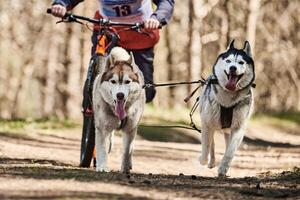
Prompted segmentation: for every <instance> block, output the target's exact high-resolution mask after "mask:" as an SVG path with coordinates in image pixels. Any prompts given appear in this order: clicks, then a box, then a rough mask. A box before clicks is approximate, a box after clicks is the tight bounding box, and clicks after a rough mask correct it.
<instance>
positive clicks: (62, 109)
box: [56, 25, 73, 118]
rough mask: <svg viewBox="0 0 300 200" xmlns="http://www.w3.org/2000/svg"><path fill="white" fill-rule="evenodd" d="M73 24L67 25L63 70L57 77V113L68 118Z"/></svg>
mask: <svg viewBox="0 0 300 200" xmlns="http://www.w3.org/2000/svg"><path fill="white" fill-rule="evenodd" d="M72 32H73V31H72V26H71V25H67V26H66V33H65V35H64V41H65V43H64V44H63V45H64V47H63V53H62V59H63V62H62V64H63V69H61V71H58V74H57V77H58V79H57V80H56V81H57V86H56V87H57V88H56V90H57V91H58V94H57V97H58V98H57V99H56V115H57V116H58V117H59V118H67V117H68V116H69V110H68V101H69V98H70V91H68V80H69V69H70V64H71V60H70V43H71V36H72Z"/></svg>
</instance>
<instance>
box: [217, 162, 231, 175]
mask: <svg viewBox="0 0 300 200" xmlns="http://www.w3.org/2000/svg"><path fill="white" fill-rule="evenodd" d="M228 168H229V167H227V166H224V165H222V164H221V165H220V167H219V169H218V176H219V177H226V174H227V171H228Z"/></svg>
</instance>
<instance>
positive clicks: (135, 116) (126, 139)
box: [93, 47, 145, 172]
mask: <svg viewBox="0 0 300 200" xmlns="http://www.w3.org/2000/svg"><path fill="white" fill-rule="evenodd" d="M104 63H105V66H100V69H101V70H100V72H99V75H98V76H97V77H96V79H95V82H94V89H93V110H94V118H95V128H96V160H97V163H96V170H97V171H101V172H103V171H108V168H107V155H108V153H109V151H110V148H111V145H112V137H113V132H114V130H117V129H121V130H122V131H123V155H122V165H121V171H122V172H129V171H130V170H131V169H132V151H133V140H134V138H135V135H136V133H137V128H138V124H139V121H140V119H141V117H142V114H143V111H144V106H145V91H144V90H143V88H142V87H143V85H144V78H143V75H142V72H141V71H140V70H139V68H138V67H137V65H136V64H135V62H134V58H133V56H132V55H130V54H129V53H128V52H127V51H126V50H125V49H123V48H121V47H115V48H113V49H112V51H111V53H110V55H109V56H108V57H107V59H106V61H105V62H104Z"/></svg>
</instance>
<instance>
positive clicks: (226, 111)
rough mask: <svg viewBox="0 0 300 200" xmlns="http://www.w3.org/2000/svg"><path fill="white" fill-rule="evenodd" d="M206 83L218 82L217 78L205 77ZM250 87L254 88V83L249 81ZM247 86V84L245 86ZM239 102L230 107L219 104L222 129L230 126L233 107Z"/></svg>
mask: <svg viewBox="0 0 300 200" xmlns="http://www.w3.org/2000/svg"><path fill="white" fill-rule="evenodd" d="M206 82H207V84H218V79H217V78H216V77H210V78H208V79H207V81H206ZM250 85H251V87H253V88H255V87H256V84H255V83H253V82H252V83H250ZM247 87H248V86H247ZM238 104H239V102H238V103H236V104H234V105H233V106H231V107H225V106H222V105H221V104H220V111H221V112H220V122H221V126H222V129H224V128H230V127H231V124H232V117H233V109H234V108H235V107H236V106H237V105H238Z"/></svg>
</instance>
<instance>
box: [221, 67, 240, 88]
mask: <svg viewBox="0 0 300 200" xmlns="http://www.w3.org/2000/svg"><path fill="white" fill-rule="evenodd" d="M224 72H225V74H226V75H227V78H228V82H227V84H226V85H225V87H226V89H228V90H230V91H235V90H236V85H237V83H238V82H239V80H240V79H241V78H242V76H243V75H244V74H240V75H236V73H235V72H229V74H227V72H226V71H225V70H224Z"/></svg>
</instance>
